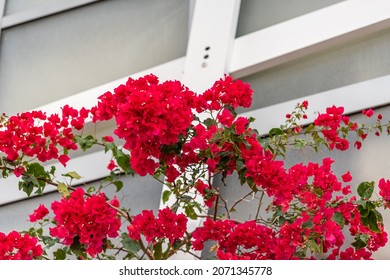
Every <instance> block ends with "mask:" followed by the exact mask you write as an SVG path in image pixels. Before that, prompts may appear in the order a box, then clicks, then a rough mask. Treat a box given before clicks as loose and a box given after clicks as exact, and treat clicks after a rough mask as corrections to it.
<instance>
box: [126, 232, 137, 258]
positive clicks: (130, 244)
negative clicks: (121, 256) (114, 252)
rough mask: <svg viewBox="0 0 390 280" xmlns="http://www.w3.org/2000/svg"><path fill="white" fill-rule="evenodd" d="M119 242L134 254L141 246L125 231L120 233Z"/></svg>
mask: <svg viewBox="0 0 390 280" xmlns="http://www.w3.org/2000/svg"><path fill="white" fill-rule="evenodd" d="M121 243H122V245H123V247H124V248H125V249H126V250H128V251H130V252H132V253H133V254H134V255H135V254H136V253H137V252H138V251H139V250H141V246H140V244H139V242H138V241H136V240H134V239H131V238H130V237H129V235H128V234H127V233H125V232H123V233H122V234H121Z"/></svg>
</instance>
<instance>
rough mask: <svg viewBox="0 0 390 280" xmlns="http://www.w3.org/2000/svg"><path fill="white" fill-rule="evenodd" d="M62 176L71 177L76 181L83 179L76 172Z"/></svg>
mask: <svg viewBox="0 0 390 280" xmlns="http://www.w3.org/2000/svg"><path fill="white" fill-rule="evenodd" d="M62 176H65V177H70V178H72V179H76V180H79V179H81V178H82V177H81V176H80V175H79V174H78V173H77V172H74V171H72V172H68V173H65V174H62Z"/></svg>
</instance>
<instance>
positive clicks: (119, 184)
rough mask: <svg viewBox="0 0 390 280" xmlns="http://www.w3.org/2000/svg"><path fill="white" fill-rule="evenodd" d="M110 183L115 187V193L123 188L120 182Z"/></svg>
mask: <svg viewBox="0 0 390 280" xmlns="http://www.w3.org/2000/svg"><path fill="white" fill-rule="evenodd" d="M112 183H113V184H114V186H115V187H116V191H117V192H119V191H120V190H121V189H122V188H123V182H122V181H114V182H112Z"/></svg>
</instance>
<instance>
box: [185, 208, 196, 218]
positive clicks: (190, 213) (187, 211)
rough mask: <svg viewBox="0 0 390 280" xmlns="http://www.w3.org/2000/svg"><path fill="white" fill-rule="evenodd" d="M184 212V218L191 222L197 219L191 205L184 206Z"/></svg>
mask: <svg viewBox="0 0 390 280" xmlns="http://www.w3.org/2000/svg"><path fill="white" fill-rule="evenodd" d="M184 212H185V214H186V216H187V217H188V218H190V219H191V220H196V219H197V218H198V214H196V212H195V210H194V207H193V206H192V205H187V206H184Z"/></svg>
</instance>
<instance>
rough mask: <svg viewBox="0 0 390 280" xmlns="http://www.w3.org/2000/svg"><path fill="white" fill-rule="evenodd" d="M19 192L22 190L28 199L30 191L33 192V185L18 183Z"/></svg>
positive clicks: (23, 182)
mask: <svg viewBox="0 0 390 280" xmlns="http://www.w3.org/2000/svg"><path fill="white" fill-rule="evenodd" d="M19 190H22V191H23V192H25V193H26V194H27V196H28V197H30V196H31V193H32V191H33V190H34V185H33V184H32V183H30V182H26V181H21V182H19Z"/></svg>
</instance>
